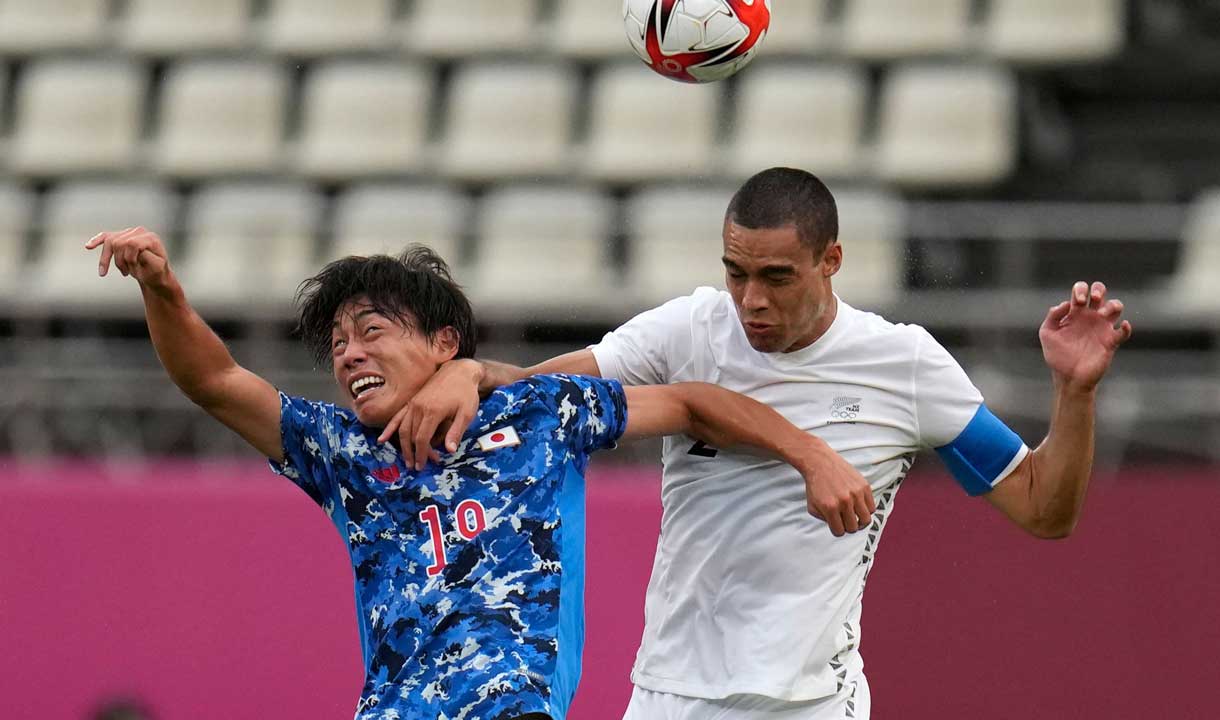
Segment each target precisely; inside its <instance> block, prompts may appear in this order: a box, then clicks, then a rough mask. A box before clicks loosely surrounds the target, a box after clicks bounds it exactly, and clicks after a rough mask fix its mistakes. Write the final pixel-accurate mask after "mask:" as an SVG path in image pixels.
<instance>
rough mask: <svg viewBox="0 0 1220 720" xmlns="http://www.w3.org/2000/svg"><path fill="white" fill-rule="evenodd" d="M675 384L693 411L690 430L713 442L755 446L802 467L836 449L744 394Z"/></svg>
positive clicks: (688, 410) (725, 444) (701, 438)
mask: <svg viewBox="0 0 1220 720" xmlns="http://www.w3.org/2000/svg"><path fill="white" fill-rule="evenodd" d="M671 387H673V388H675V389H676V390H677V391H678V392H679V393H680V395H681V397H682V399H683V402H684V404H685V405H686V409H687V412H688V413H689V417H690V429H689V430H688V433H687V434H689V435H690V436H691V437H694V438H696V439H698V440H702V441H703V442H705V443H707V444H709V445H712V446H715V447H722V448H725V447H733V446H748V447H753V448H756V449H759V450H763V451H765V452H768V453H770V454H772V455H775V456H777V457H779V458H781V459H783V460H784V461H785V462H787V463H788V464H789V465H792V466H794V467H796V468H798V469H800V470H802V471H804V470H805V469H807V468H810V467H812V466H813V465H814V464H815V463H814V459H815V456H817V455H818V454H821V453H833V450H831V449H830V447H829V446H828V445H826V443H825V442H824V441H822V440H821V439H820V438H818V437H816V436H814V435H811V434H809V433H807V432H805V431H803V430H801V429H800V428H798V427H796V426H795V425H793V424H792V423H790V422H788V420H787V419H785V418H784V417H783V416H782V415H780V414H779V413H777V412H776V411H774V410H772V409H771V408H770V407H767V406H766V405H764V404H762V403H760V402H758V401H756V400H753V399H751V398H748V397H746V396H744V395H740V394H738V393H735V392H731V391H729V390H725V389H724V388H721V387H718V386H716V385H710V384H706V383H678V384H676V385H672V386H671Z"/></svg>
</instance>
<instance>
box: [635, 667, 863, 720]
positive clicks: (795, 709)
mask: <svg viewBox="0 0 1220 720" xmlns="http://www.w3.org/2000/svg"><path fill="white" fill-rule="evenodd" d="M871 709H872V698H871V697H870V696H869V693H868V681H867V680H865V679H864V676H863V675H861V676H859V677H858V678H856V679H855V680H853V681H851V682H850V683H848V684H847V685H845V686H844V687H843V690H841V691H840V692H839V693H838V694H837V695H831V696H830V697H824V698H818V699H817V700H806V701H802V702H789V701H786V700H776V699H775V698H769V697H764V696H762V695H730V696H728V697H727V698H722V699H720V700H708V699H706V698H694V697H686V696H683V695H670V694H669V693H660V692H653V691H652V690H645V689H644V688H641V687H639V686H636V687H635V688H634V689H633V690H632V692H631V702H630V703H628V705H627V712H626V713H625V714H624V715H623V720H868V718H869V711H870V710H871Z"/></svg>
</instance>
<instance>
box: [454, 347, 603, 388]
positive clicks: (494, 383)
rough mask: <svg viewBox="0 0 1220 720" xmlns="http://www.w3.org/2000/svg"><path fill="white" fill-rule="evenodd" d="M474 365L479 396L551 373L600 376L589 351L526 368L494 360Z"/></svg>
mask: <svg viewBox="0 0 1220 720" xmlns="http://www.w3.org/2000/svg"><path fill="white" fill-rule="evenodd" d="M476 364H477V365H479V368H477V369H476V370H475V372H476V377H477V380H478V384H479V394H480V395H484V396H486V395H487V394H488V393H490V392H491V391H492V390H495V389H496V388H498V387H500V386H502V385H511V384H512V383H515V382H517V381H518V380H523V379H525V378H527V377H530V376H532V375H548V374H551V373H566V374H568V375H595V376H600V375H601V369H600V368H599V367H598V366H597V359H596V358H594V357H593V353H592V352H590V351H589V350H576V351H574V352H570V353H566V354H563V355H560V356H558V357H553V358H551V359H549V360H544V361H543V362H540V363H538V364H537V365H531V366H530V367H527V368H522V367H517V366H516V365H509V364H508V363H502V362H496V361H495V360H482V361H479V362H478V363H476Z"/></svg>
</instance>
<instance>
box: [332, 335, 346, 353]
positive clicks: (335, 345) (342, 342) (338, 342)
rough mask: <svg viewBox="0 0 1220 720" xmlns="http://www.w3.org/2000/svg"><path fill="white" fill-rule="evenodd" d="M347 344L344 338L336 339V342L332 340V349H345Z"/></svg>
mask: <svg viewBox="0 0 1220 720" xmlns="http://www.w3.org/2000/svg"><path fill="white" fill-rule="evenodd" d="M346 344H347V341H346V340H344V339H343V338H335V339H334V340H331V342H330V349H331V350H338V349H339V348H341V347H343V346H344V345H346Z"/></svg>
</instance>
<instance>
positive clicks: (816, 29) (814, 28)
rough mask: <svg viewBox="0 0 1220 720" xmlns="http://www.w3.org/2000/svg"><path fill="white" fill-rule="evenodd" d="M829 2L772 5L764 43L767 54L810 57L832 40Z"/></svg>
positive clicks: (809, 0)
mask: <svg viewBox="0 0 1220 720" xmlns="http://www.w3.org/2000/svg"><path fill="white" fill-rule="evenodd" d="M828 4H829V0H785V1H784V2H773V3H771V27H770V28H769V29H768V30H767V37H766V38H765V39H764V40H763V45H762V52H764V53H766V54H767V55H776V54H780V53H783V54H788V55H809V54H812V53H816V52H820V51H823V50H824V49H826V48H827V47H828V46H829V45H830V44H831V41H832V34H831V33H830V32H829V28H828V27H827V10H828V8H827V5H828Z"/></svg>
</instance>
